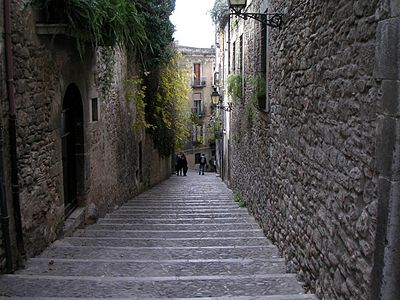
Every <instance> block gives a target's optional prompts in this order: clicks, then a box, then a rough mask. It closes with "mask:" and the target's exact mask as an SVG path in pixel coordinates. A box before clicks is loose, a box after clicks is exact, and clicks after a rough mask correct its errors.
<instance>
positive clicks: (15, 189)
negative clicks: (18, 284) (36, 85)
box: [4, 0, 25, 258]
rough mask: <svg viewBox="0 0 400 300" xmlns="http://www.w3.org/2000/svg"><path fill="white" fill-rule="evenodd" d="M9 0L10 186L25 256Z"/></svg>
mask: <svg viewBox="0 0 400 300" xmlns="http://www.w3.org/2000/svg"><path fill="white" fill-rule="evenodd" d="M10 16H11V13H10V0H4V31H5V51H6V72H7V75H6V76H7V97H8V103H9V136H10V158H11V188H12V198H13V210H14V222H15V231H16V241H17V247H18V251H19V254H20V255H21V257H22V258H25V249H24V241H23V236H22V222H21V209H20V203H19V184H18V165H17V131H16V123H17V117H16V105H15V97H14V85H13V83H14V75H13V53H12V41H11V17H10Z"/></svg>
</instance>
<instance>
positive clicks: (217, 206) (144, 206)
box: [123, 203, 238, 210]
mask: <svg viewBox="0 0 400 300" xmlns="http://www.w3.org/2000/svg"><path fill="white" fill-rule="evenodd" d="M237 207H238V205H237V204H236V203H232V204H213V205H207V204H204V203H199V204H171V203H161V204H151V203H150V204H149V203H131V204H130V203H127V204H124V206H123V208H141V209H153V208H157V209H175V210H180V209H235V208H237Z"/></svg>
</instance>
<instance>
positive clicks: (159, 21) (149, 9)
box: [135, 0, 175, 71]
mask: <svg viewBox="0 0 400 300" xmlns="http://www.w3.org/2000/svg"><path fill="white" fill-rule="evenodd" d="M135 3H136V5H137V6H138V10H139V11H140V14H141V15H142V16H143V19H144V27H145V28H146V33H147V37H148V40H149V43H147V44H144V45H143V47H142V48H141V54H142V62H143V65H144V68H145V70H147V71H151V70H153V69H154V68H157V67H159V66H165V65H167V64H168V63H169V61H170V60H171V59H173V56H174V51H173V50H172V47H170V45H171V44H172V43H173V40H174V39H173V34H174V31H175V28H174V25H173V24H172V23H171V21H170V20H169V16H170V15H171V14H172V12H173V11H174V9H175V0H135Z"/></svg>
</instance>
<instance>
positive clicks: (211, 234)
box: [0, 172, 316, 300]
mask: <svg viewBox="0 0 400 300" xmlns="http://www.w3.org/2000/svg"><path fill="white" fill-rule="evenodd" d="M188 175H189V176H187V177H180V176H179V177H178V176H173V177H171V178H170V179H168V180H166V181H164V182H163V183H161V184H160V185H158V186H156V187H154V188H152V189H151V190H149V191H147V192H144V193H143V194H141V195H139V196H137V197H136V198H134V199H132V200H131V201H129V202H127V203H126V204H125V205H123V206H122V207H120V208H119V209H117V210H115V211H114V212H112V213H110V214H108V215H107V216H106V217H105V218H102V219H100V220H98V222H97V223H96V224H94V225H91V226H88V227H87V228H85V229H83V230H78V231H77V232H75V233H74V235H73V236H72V237H66V238H64V239H62V240H58V241H56V242H55V243H53V244H52V245H51V246H50V247H49V248H48V249H46V250H45V251H44V252H43V253H42V254H41V255H39V256H37V257H35V258H31V259H29V260H28V262H27V265H26V268H25V269H24V270H21V271H18V272H17V273H15V274H12V275H2V276H0V296H3V297H4V298H5V299H48V300H51V299H75V298H79V299H82V298H83V299H106V298H114V299H155V298H157V299H163V298H174V299H179V298H196V299H198V298H202V299H243V300H245V299H271V300H272V299H279V300H285V299H286V300H300V299H316V298H315V297H314V296H313V295H310V294H304V290H303V288H302V286H301V284H300V283H298V282H297V280H296V275H295V274H288V273H285V264H284V261H283V259H282V258H280V257H279V254H278V250H277V248H276V247H275V246H273V245H272V244H271V243H270V241H268V240H267V239H266V238H265V237H264V235H263V233H262V230H261V229H260V228H259V227H258V225H257V224H256V223H255V221H254V220H253V218H252V217H251V216H249V214H248V212H247V211H246V209H245V208H240V207H239V206H238V205H237V204H236V203H235V202H234V201H233V196H232V193H231V191H230V190H229V189H227V188H226V186H225V185H224V184H223V183H222V182H221V180H220V179H219V178H218V177H216V176H215V174H214V173H207V174H206V175H204V176H199V175H197V174H196V173H194V172H191V173H189V174H188ZM10 297H11V298H10Z"/></svg>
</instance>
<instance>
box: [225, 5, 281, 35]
mask: <svg viewBox="0 0 400 300" xmlns="http://www.w3.org/2000/svg"><path fill="white" fill-rule="evenodd" d="M228 5H229V8H230V9H231V11H232V13H231V15H234V16H238V17H239V18H242V19H244V20H247V18H251V19H254V20H257V21H259V22H261V23H262V24H263V25H264V26H269V27H275V28H281V27H282V22H283V21H282V14H278V13H274V14H268V13H265V14H263V13H245V12H242V10H243V9H245V8H246V5H247V0H228Z"/></svg>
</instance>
